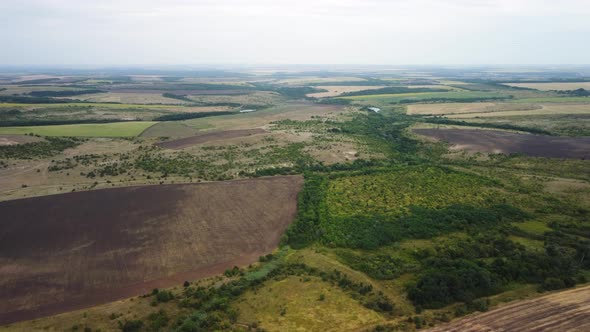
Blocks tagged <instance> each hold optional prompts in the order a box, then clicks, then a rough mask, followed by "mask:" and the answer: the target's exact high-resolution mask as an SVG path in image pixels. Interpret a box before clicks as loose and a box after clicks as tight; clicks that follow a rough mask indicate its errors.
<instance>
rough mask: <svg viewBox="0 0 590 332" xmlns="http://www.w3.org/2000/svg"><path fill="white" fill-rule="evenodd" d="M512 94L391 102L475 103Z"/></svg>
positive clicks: (409, 99) (410, 99) (503, 98)
mask: <svg viewBox="0 0 590 332" xmlns="http://www.w3.org/2000/svg"><path fill="white" fill-rule="evenodd" d="M512 98H514V96H481V97H433V98H423V99H422V98H420V99H416V98H404V99H400V100H399V101H397V102H392V104H413V103H416V102H420V103H476V102H480V101H490V100H506V99H512Z"/></svg>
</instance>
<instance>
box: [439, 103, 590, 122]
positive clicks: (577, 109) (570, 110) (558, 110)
mask: <svg viewBox="0 0 590 332" xmlns="http://www.w3.org/2000/svg"><path fill="white" fill-rule="evenodd" d="M557 114H560V115H563V114H590V104H555V105H551V104H547V105H541V108H540V109H533V110H512V111H497V112H494V111H487V112H478V113H466V114H453V115H449V116H447V117H448V118H464V119H471V118H483V117H500V116H523V115H557Z"/></svg>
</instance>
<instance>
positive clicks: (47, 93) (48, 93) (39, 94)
mask: <svg viewBox="0 0 590 332" xmlns="http://www.w3.org/2000/svg"><path fill="white" fill-rule="evenodd" d="M103 92H105V91H102V90H96V89H92V90H76V91H72V90H63V91H50V90H48V91H31V92H29V95H31V96H33V97H73V96H80V95H87V94H94V93H103Z"/></svg>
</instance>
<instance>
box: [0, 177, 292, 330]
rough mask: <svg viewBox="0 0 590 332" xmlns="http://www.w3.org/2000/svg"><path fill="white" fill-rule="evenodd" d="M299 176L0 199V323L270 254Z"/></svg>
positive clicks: (132, 293) (210, 272)
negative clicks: (4, 200)
mask: <svg viewBox="0 0 590 332" xmlns="http://www.w3.org/2000/svg"><path fill="white" fill-rule="evenodd" d="M302 182H303V179H302V178H301V177H298V176H294V177H287V176H285V177H272V178H261V179H255V180H241V181H229V182H216V183H204V184H177V185H160V186H141V187H127V188H114V189H104V190H94V191H86V192H79V193H68V194H61V195H52V196H43V197H37V198H29V199H19V200H13V201H6V202H1V203H0V216H1V218H0V324H5V323H9V322H14V321H19V320H25V319H32V318H36V317H40V316H44V315H52V314H57V313H60V312H64V311H69V310H74V309H79V308H84V307H88V306H92V305H96V304H100V303H105V302H109V301H113V300H117V299H121V298H125V297H131V296H135V295H140V294H144V293H146V292H148V291H150V290H151V289H152V288H155V287H169V286H172V285H177V284H179V283H182V282H183V281H184V280H191V279H196V278H199V277H204V276H210V275H213V274H217V273H220V272H222V271H223V270H225V269H226V268H229V267H232V266H234V265H246V264H249V263H252V262H254V261H256V259H257V258H258V257H259V256H260V255H263V254H266V253H268V252H270V251H272V250H273V249H274V248H275V247H276V246H277V245H278V243H279V239H280V237H281V234H282V233H283V232H284V230H285V229H286V227H287V226H288V225H289V223H290V222H291V220H292V219H293V217H294V215H295V212H296V203H297V194H298V192H299V190H300V188H301V185H302Z"/></svg>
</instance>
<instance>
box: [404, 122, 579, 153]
mask: <svg viewBox="0 0 590 332" xmlns="http://www.w3.org/2000/svg"><path fill="white" fill-rule="evenodd" d="M413 132H414V133H416V134H419V135H424V136H428V137H432V138H435V139H437V140H440V141H443V142H447V143H450V144H451V145H452V147H451V149H453V150H468V151H471V152H485V153H502V154H513V153H520V154H525V155H528V156H533V157H551V158H576V159H589V158H590V137H553V136H540V135H531V134H520V133H512V132H506V131H499V130H481V129H480V130H472V129H414V130H413Z"/></svg>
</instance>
